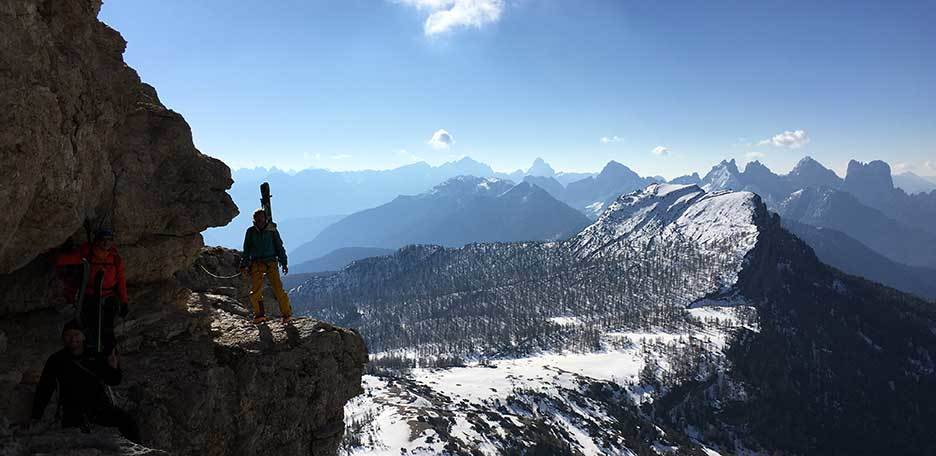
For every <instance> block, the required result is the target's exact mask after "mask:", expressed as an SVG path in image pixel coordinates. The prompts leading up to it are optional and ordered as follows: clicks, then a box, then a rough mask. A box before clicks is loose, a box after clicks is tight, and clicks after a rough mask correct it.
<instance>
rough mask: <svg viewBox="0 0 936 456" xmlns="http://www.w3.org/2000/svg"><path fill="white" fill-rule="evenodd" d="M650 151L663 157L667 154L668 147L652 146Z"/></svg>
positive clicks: (668, 151)
mask: <svg viewBox="0 0 936 456" xmlns="http://www.w3.org/2000/svg"><path fill="white" fill-rule="evenodd" d="M650 152H652V153H653V155H658V156H660V157H664V156H667V155H669V153H670V150H669V147H663V146H656V147H654V148H653V150H651V151H650Z"/></svg>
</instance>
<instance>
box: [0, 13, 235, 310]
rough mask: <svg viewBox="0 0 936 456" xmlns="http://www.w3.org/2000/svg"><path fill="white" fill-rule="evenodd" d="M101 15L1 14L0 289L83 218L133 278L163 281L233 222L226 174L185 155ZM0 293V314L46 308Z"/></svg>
mask: <svg viewBox="0 0 936 456" xmlns="http://www.w3.org/2000/svg"><path fill="white" fill-rule="evenodd" d="M100 6H101V2H100V0H92V1H81V2H41V1H38V0H14V1H12V2H4V4H3V5H2V6H0V29H2V30H3V34H2V37H0V61H2V62H5V63H10V65H4V71H0V106H2V107H3V109H0V125H3V129H2V131H0V157H2V160H0V175H2V176H4V184H3V185H2V186H0V210H2V212H3V214H4V223H3V224H2V226H0V274H7V275H8V276H6V277H5V278H4V277H0V282H2V283H3V284H4V285H7V284H9V283H15V282H20V281H21V280H20V278H21V277H22V276H15V277H13V278H10V277H9V274H15V271H17V270H20V269H22V268H24V267H25V266H27V265H29V264H30V262H35V259H36V258H37V257H38V256H39V255H41V254H43V253H44V252H46V251H48V250H49V249H51V248H54V247H57V246H59V245H61V244H62V243H63V242H64V241H65V240H66V239H68V238H70V237H73V238H74V239H75V240H77V241H83V240H84V239H85V237H86V234H85V229H84V226H83V225H84V223H85V221H86V220H87V221H88V222H89V224H90V225H91V226H92V227H97V226H105V227H108V228H113V229H114V230H115V231H116V233H117V243H118V244H119V246H120V247H121V248H122V251H123V253H124V259H125V261H126V263H127V266H128V267H127V271H128V275H129V278H130V280H131V281H133V282H152V281H157V280H163V279H166V278H168V277H170V276H171V275H172V274H173V273H174V272H175V271H177V270H179V269H181V268H183V267H184V266H185V265H186V264H187V263H188V262H190V261H191V260H192V259H194V257H195V256H196V255H197V252H198V250H199V248H200V247H201V243H202V241H201V236H200V234H199V233H200V232H201V231H202V230H204V229H205V228H207V227H209V226H219V225H224V224H225V223H227V222H228V221H229V220H231V218H233V217H234V216H235V215H236V214H237V209H236V207H235V206H234V204H233V202H232V200H231V198H230V196H228V195H227V193H226V192H225V190H226V189H227V188H229V187H230V186H231V183H232V181H231V176H230V170H229V169H228V167H227V166H225V165H224V163H222V162H220V161H218V160H216V159H213V158H211V157H208V156H205V155H203V154H201V153H200V152H199V151H198V150H197V149H196V148H195V147H194V145H193V143H192V137H191V131H190V129H189V126H188V125H187V124H186V122H185V120H184V119H183V118H182V116H180V115H179V114H178V113H176V112H173V111H172V110H170V109H167V108H166V107H165V106H163V105H162V104H161V103H160V101H159V99H158V98H157V95H156V91H155V90H154V89H153V88H152V87H150V86H149V85H147V84H144V83H142V82H141V81H140V78H139V76H137V74H136V72H135V71H134V70H133V69H132V68H130V67H128V66H127V65H126V64H125V63H124V62H123V58H122V54H123V51H124V48H125V45H126V43H125V41H124V40H123V38H122V37H121V36H120V34H119V33H117V32H116V31H115V30H113V29H111V28H110V27H108V26H107V25H105V24H103V23H101V22H100V21H98V20H97V18H96V17H97V14H98V11H99V9H100ZM32 266H33V267H34V269H42V268H41V265H32ZM24 274H25V273H24ZM28 275H29V276H34V275H35V271H32V272H30V273H29V274H28ZM46 278H48V277H46ZM4 279H6V280H4ZM3 288H4V290H3V292H0V295H2V296H0V297H3V298H4V299H3V300H2V303H0V314H4V313H8V312H12V311H22V310H26V309H29V308H35V307H41V306H43V305H45V301H44V299H42V298H41V297H40V296H39V295H41V294H42V292H43V290H42V289H41V287H40V288H36V289H22V290H19V291H18V293H17V294H14V295H13V296H10V294H9V290H8V287H3ZM11 300H13V301H17V302H19V303H20V307H26V309H23V308H17V309H10V308H9V307H8V306H9V305H10V304H7V302H9V301H11ZM24 300H27V301H29V302H28V303H25V304H23V303H24Z"/></svg>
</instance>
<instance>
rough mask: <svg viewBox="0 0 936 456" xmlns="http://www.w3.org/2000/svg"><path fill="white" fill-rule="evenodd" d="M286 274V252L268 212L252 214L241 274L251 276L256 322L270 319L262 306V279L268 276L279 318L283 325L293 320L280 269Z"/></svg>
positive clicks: (251, 296)
mask: <svg viewBox="0 0 936 456" xmlns="http://www.w3.org/2000/svg"><path fill="white" fill-rule="evenodd" d="M280 266H282V268H283V274H288V273H289V267H288V266H287V262H286V249H285V248H283V239H282V238H281V237H280V235H279V232H278V231H277V230H276V226H275V225H274V224H272V223H268V220H267V215H266V212H265V211H264V210H263V209H257V210H256V211H254V213H253V226H251V227H250V228H247V233H246V235H245V236H244V256H243V258H242V260H241V272H242V273H244V274H245V275H246V274H247V273H248V272H249V273H250V304H251V306H253V311H254V323H262V322H264V321H266V320H267V317H266V312H265V309H264V308H263V305H262V303H261V300H262V299H263V276H266V277H267V279H268V280H269V282H270V287H272V288H273V294H274V295H276V302H277V303H279V309H280V315H281V316H282V318H283V323H284V324H287V323H289V322H290V321H291V320H292V307H290V305H289V296H287V295H286V292H285V291H283V282H282V281H281V280H280V275H279V267H280Z"/></svg>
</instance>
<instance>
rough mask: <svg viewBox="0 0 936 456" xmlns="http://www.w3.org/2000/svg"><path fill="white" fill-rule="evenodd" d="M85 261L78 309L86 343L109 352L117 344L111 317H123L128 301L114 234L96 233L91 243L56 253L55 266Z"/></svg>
mask: <svg viewBox="0 0 936 456" xmlns="http://www.w3.org/2000/svg"><path fill="white" fill-rule="evenodd" d="M84 261H87V262H88V264H89V265H90V274H88V279H87V283H85V284H84V285H83V286H84V295H85V296H84V304H83V305H82V306H81V309H80V312H81V314H80V318H81V324H82V325H83V327H84V331H85V333H86V335H87V336H88V343H89V344H90V345H92V346H94V347H95V349H96V350H97V351H99V352H103V353H108V352H110V349H111V348H113V347H114V346H115V344H116V338H115V336H114V318H115V316H116V315H120V317H121V318H126V316H127V311H128V303H129V301H130V299H129V297H128V295H127V280H126V277H125V274H124V263H123V259H122V258H121V257H120V254H118V253H117V248H116V247H115V246H114V233H113V232H112V231H110V230H103V229H102V230H98V231H97V232H96V233H95V234H94V241H92V242H90V243H87V244H84V245H82V246H81V247H79V248H78V249H76V250H72V251H69V252H64V253H61V254H59V255H58V256H57V257H56V258H55V265H56V266H57V267H62V266H71V265H78V264H82V262H84ZM98 328H100V332H98Z"/></svg>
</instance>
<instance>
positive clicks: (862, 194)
mask: <svg viewBox="0 0 936 456" xmlns="http://www.w3.org/2000/svg"><path fill="white" fill-rule="evenodd" d="M702 186H703V188H705V189H706V190H747V191H751V192H755V193H757V194H759V195H761V197H762V198H763V199H764V201H765V202H766V203H767V205H768V207H769V208H770V209H771V210H774V211H776V212H778V213H780V215H782V216H783V217H784V219H786V220H792V221H798V222H801V223H805V224H807V225H812V226H816V227H826V228H831V229H834V230H837V231H840V232H842V233H844V234H846V235H848V236H849V237H851V238H852V239H854V240H857V241H859V242H861V243H862V244H864V245H865V246H867V247H870V248H871V249H872V250H874V251H875V252H877V253H879V254H881V255H883V256H885V257H887V258H889V259H890V260H893V261H895V262H899V263H903V264H906V265H911V266H923V267H928V268H936V192H934V193H929V194H914V195H908V194H907V193H906V192H904V191H903V190H900V189H898V188H895V187H894V185H893V181H892V178H891V173H890V167H889V166H888V165H887V164H886V163H884V162H882V161H873V162H870V163H867V164H864V163H860V162H857V161H854V160H852V161H851V162H849V164H848V174H847V175H846V177H845V178H844V179H842V178H840V177H839V176H837V175H836V174H835V173H834V172H833V171H832V170H830V169H828V168H825V167H824V166H822V165H821V164H820V163H819V162H817V161H816V160H813V159H812V158H810V157H806V158H803V159H802V160H800V162H799V163H797V165H796V166H795V167H794V168H793V170H791V171H790V173H788V174H786V175H777V174H774V173H773V172H771V171H770V170H769V169H768V168H767V167H766V166H764V165H763V164H761V163H759V162H757V161H753V162H750V163H748V164H747V166H746V167H745V169H744V171H743V172H741V171H739V170H738V167H737V165H736V164H735V162H734V160H730V161H723V162H721V163H719V164H718V165H715V166H714V167H713V168H712V170H711V171H709V173H708V174H706V176H705V177H704V178H703V179H702ZM849 257H850V256H849V255H841V258H843V259H844V258H849ZM838 266H841V265H838ZM857 266H858V265H854V267H852V268H851V270H857V269H858V268H857ZM845 269H849V268H845Z"/></svg>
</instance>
